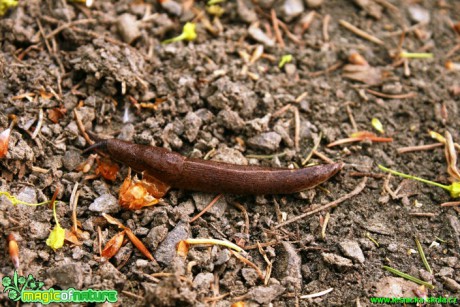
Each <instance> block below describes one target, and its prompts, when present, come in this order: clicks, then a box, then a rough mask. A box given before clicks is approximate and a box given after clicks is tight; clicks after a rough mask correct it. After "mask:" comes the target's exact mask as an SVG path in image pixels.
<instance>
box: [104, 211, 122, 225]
mask: <svg viewBox="0 0 460 307" xmlns="http://www.w3.org/2000/svg"><path fill="white" fill-rule="evenodd" d="M102 216H103V217H104V218H105V219H106V220H107V222H109V223H110V224H112V225H117V226H118V227H120V228H121V229H124V228H125V226H124V225H123V224H122V223H121V222H120V221H119V220H117V219H116V218H114V217H113V216H111V215H109V214H107V213H102Z"/></svg>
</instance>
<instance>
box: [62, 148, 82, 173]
mask: <svg viewBox="0 0 460 307" xmlns="http://www.w3.org/2000/svg"><path fill="white" fill-rule="evenodd" d="M62 164H63V165H64V168H65V169H66V170H68V171H73V170H74V169H75V168H77V166H78V165H80V164H81V153H79V152H78V151H74V150H69V151H66V152H65V154H64V156H63V157H62Z"/></svg>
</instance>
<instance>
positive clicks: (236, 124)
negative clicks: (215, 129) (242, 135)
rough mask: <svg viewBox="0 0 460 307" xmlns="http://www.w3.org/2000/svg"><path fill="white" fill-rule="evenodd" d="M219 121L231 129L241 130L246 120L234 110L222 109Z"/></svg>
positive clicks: (218, 116) (218, 117) (218, 115)
mask: <svg viewBox="0 0 460 307" xmlns="http://www.w3.org/2000/svg"><path fill="white" fill-rule="evenodd" d="M217 123H218V124H219V125H221V126H224V127H225V128H227V129H229V130H231V131H235V132H238V131H241V129H242V128H243V127H244V120H243V119H241V117H240V115H239V114H238V113H237V112H235V111H232V110H222V111H220V112H219V114H217Z"/></svg>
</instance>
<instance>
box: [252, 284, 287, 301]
mask: <svg viewBox="0 0 460 307" xmlns="http://www.w3.org/2000/svg"><path fill="white" fill-rule="evenodd" d="M284 290H285V288H284V287H283V286H281V285H279V284H274V285H270V286H268V287H265V286H259V287H254V288H251V290H249V292H248V293H247V297H248V299H250V300H253V301H256V302H257V303H259V304H268V303H270V302H272V301H273V300H274V299H276V298H277V297H278V296H280V295H281V294H283V292H284Z"/></svg>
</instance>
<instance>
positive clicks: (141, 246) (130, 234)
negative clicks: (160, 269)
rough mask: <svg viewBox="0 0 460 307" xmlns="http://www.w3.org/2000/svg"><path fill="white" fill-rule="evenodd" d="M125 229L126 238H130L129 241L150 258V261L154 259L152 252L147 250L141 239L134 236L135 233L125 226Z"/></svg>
mask: <svg viewBox="0 0 460 307" xmlns="http://www.w3.org/2000/svg"><path fill="white" fill-rule="evenodd" d="M125 231H126V235H127V236H128V238H129V239H130V240H131V242H133V244H134V246H136V247H137V249H138V250H139V251H140V252H141V253H142V254H143V255H144V256H145V257H147V258H148V259H150V261H156V260H155V258H153V256H152V254H151V253H150V252H149V250H148V249H147V247H146V246H145V245H144V243H142V242H141V240H139V238H138V237H136V235H135V234H134V233H133V232H132V231H131V229H129V228H126V229H125Z"/></svg>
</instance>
